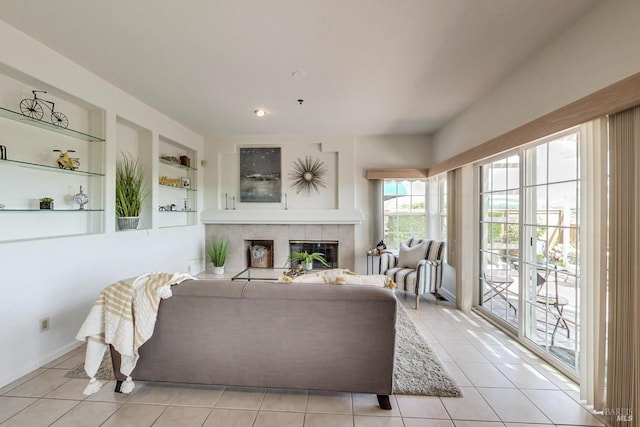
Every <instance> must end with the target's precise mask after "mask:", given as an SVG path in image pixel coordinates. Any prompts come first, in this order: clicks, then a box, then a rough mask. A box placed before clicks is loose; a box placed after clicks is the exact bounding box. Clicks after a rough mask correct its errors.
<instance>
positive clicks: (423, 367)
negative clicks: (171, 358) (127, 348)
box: [65, 305, 462, 397]
mask: <svg viewBox="0 0 640 427" xmlns="http://www.w3.org/2000/svg"><path fill="white" fill-rule="evenodd" d="M396 326H397V328H396V364H395V372H394V378H393V393H394V394H411V395H418V396H441V397H459V396H462V391H461V389H460V387H459V386H458V384H457V383H456V382H455V381H454V380H453V379H452V378H451V375H449V373H448V372H447V370H446V369H445V367H444V366H443V365H442V363H441V362H440V360H438V357H437V356H436V354H435V353H434V351H433V350H432V349H431V348H430V347H429V345H428V344H427V341H426V340H425V339H424V337H423V336H422V334H421V333H420V331H419V330H418V328H417V327H416V325H415V324H414V323H413V321H412V320H411V319H410V318H409V315H408V314H407V312H406V311H405V309H404V308H403V307H402V306H401V305H398V320H397V325H396ZM65 377H67V378H87V379H88V378H89V377H88V376H87V374H86V373H85V372H84V365H83V364H80V365H78V366H76V367H74V368H73V369H71V370H70V371H69V372H67V373H66V374H65ZM96 377H97V378H98V379H100V380H112V379H115V378H114V376H113V368H112V366H111V357H109V353H108V352H106V353H105V358H104V359H103V360H102V364H101V365H100V368H99V369H98V373H97V375H96Z"/></svg>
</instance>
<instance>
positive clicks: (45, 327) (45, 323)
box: [40, 317, 49, 332]
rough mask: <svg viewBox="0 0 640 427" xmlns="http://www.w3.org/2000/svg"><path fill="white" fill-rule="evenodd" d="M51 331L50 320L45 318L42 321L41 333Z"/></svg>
mask: <svg viewBox="0 0 640 427" xmlns="http://www.w3.org/2000/svg"><path fill="white" fill-rule="evenodd" d="M48 330H49V318H48V317H45V318H44V319H40V332H45V331H48Z"/></svg>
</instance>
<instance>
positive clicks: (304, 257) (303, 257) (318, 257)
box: [287, 251, 329, 267]
mask: <svg viewBox="0 0 640 427" xmlns="http://www.w3.org/2000/svg"><path fill="white" fill-rule="evenodd" d="M296 261H297V262H300V263H302V264H303V265H305V266H306V265H308V264H311V263H313V261H318V262H319V263H321V264H322V265H324V266H327V267H329V264H328V263H327V260H326V259H324V255H323V254H321V253H320V252H313V253H308V252H307V251H304V252H291V255H289V256H288V257H287V263H289V262H296Z"/></svg>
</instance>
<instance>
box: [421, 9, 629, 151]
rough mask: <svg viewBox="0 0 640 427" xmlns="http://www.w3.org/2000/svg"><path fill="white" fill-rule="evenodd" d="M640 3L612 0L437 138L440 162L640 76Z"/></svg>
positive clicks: (542, 52) (559, 39) (525, 65)
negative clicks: (625, 80) (616, 83)
mask: <svg viewBox="0 0 640 427" xmlns="http://www.w3.org/2000/svg"><path fill="white" fill-rule="evenodd" d="M639 39H640V2H639V1H637V0H607V1H600V2H598V3H596V6H595V7H594V9H593V10H592V11H591V12H590V13H588V14H587V15H586V16H585V17H584V18H583V19H582V20H581V21H580V22H578V23H577V24H575V25H574V26H573V27H571V28H569V29H568V30H567V31H566V32H565V33H564V34H562V35H561V36H560V37H558V39H556V40H555V41H554V42H552V43H551V44H550V45H548V46H547V47H546V48H544V49H543V50H541V51H540V52H539V53H538V54H536V55H535V56H533V57H531V58H530V59H529V60H528V61H526V62H525V63H524V64H523V65H522V67H521V68H520V69H519V70H518V71H517V72H515V73H514V74H512V75H511V76H510V77H509V78H507V79H506V80H505V81H504V82H503V83H502V84H501V85H499V86H498V87H496V88H495V89H494V90H493V91H492V92H490V93H489V94H487V96H485V97H484V98H482V99H481V100H480V101H478V102H476V103H475V104H474V105H473V106H472V107H470V108H469V109H468V110H467V111H465V112H464V113H463V114H460V115H459V116H458V117H456V118H455V119H454V120H453V121H451V122H450V123H449V124H447V125H446V126H445V127H444V128H443V129H441V130H440V131H439V132H437V133H436V134H435V135H434V148H433V155H434V160H435V163H440V162H442V161H444V160H446V159H448V158H450V157H452V156H453V155H456V154H458V153H460V152H463V151H465V150H468V149H469V148H471V147H473V146H475V145H478V144H480V143H483V142H485V141H487V140H489V139H491V138H494V137H496V136H499V135H502V134H503V133H505V132H507V131H509V130H511V129H514V128H516V127H518V126H521V125H523V124H525V123H527V122H529V121H531V120H533V119H536V118H538V117H540V116H542V115H544V114H547V113H549V112H551V111H553V110H555V109H557V108H560V107H563V106H565V105H567V104H569V103H571V102H573V101H575V100H577V99H580V98H582V97H584V96H586V95H589V94H590V93H593V92H595V91H597V90H598V89H602V88H603V87H606V86H608V85H610V84H612V83H615V82H617V81H619V80H622V79H623V78H625V77H628V76H630V75H632V74H635V73H637V72H639V71H640V55H638V43H637V41H638V40H639Z"/></svg>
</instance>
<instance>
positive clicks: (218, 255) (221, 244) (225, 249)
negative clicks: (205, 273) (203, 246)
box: [207, 237, 229, 267]
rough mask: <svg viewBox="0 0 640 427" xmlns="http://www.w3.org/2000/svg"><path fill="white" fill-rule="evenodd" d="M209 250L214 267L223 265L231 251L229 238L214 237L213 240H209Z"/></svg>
mask: <svg viewBox="0 0 640 427" xmlns="http://www.w3.org/2000/svg"><path fill="white" fill-rule="evenodd" d="M207 252H208V253H209V258H210V259H211V262H212V263H213V266H214V267H223V266H224V263H225V262H226V261H227V254H228V253H229V240H227V239H226V238H216V237H214V238H213V239H212V240H209V247H208V249H207Z"/></svg>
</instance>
